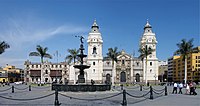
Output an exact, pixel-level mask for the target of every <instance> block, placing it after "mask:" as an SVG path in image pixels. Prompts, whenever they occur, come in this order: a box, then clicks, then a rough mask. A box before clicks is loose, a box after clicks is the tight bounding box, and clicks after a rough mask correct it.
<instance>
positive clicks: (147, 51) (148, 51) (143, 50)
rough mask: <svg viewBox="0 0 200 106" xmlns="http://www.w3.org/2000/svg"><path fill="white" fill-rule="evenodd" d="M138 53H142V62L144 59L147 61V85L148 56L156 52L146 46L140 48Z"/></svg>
mask: <svg viewBox="0 0 200 106" xmlns="http://www.w3.org/2000/svg"><path fill="white" fill-rule="evenodd" d="M138 51H139V52H140V56H139V58H141V59H142V61H144V58H145V59H146V68H145V69H146V70H145V83H146V84H147V62H148V60H147V57H148V55H150V54H152V52H153V51H154V50H153V49H151V48H150V47H147V45H146V46H145V47H144V48H140V49H139V50H138Z"/></svg>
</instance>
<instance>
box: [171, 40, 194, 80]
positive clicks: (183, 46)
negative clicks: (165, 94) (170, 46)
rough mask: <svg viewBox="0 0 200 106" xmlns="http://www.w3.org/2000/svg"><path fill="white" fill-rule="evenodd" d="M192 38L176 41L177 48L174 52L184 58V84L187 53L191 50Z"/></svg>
mask: <svg viewBox="0 0 200 106" xmlns="http://www.w3.org/2000/svg"><path fill="white" fill-rule="evenodd" d="M192 43H193V39H190V40H189V41H188V42H187V41H186V39H182V40H181V42H180V43H177V44H176V45H177V46H178V50H176V51H175V52H174V55H182V56H183V60H185V73H184V74H185V77H184V79H185V84H186V83H187V55H188V54H189V53H191V52H192V48H193V44H192Z"/></svg>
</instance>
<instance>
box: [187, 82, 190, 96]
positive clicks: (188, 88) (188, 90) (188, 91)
mask: <svg viewBox="0 0 200 106" xmlns="http://www.w3.org/2000/svg"><path fill="white" fill-rule="evenodd" d="M189 93H190V86H189V84H188V83H187V84H186V94H189Z"/></svg>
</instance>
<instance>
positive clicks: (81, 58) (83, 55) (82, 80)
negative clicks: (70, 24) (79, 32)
mask: <svg viewBox="0 0 200 106" xmlns="http://www.w3.org/2000/svg"><path fill="white" fill-rule="evenodd" d="M76 37H79V38H80V42H81V45H80V48H79V50H80V54H79V55H77V56H78V57H79V58H80V63H81V64H80V65H74V68H78V69H79V70H80V71H79V75H78V83H85V78H84V70H85V69H88V68H90V66H88V65H84V64H83V58H85V57H87V55H85V54H84V53H83V50H85V49H84V47H83V39H84V37H83V36H76Z"/></svg>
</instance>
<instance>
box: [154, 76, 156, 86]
mask: <svg viewBox="0 0 200 106" xmlns="http://www.w3.org/2000/svg"><path fill="white" fill-rule="evenodd" d="M154 78H155V85H156V74H155V75H154Z"/></svg>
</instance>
